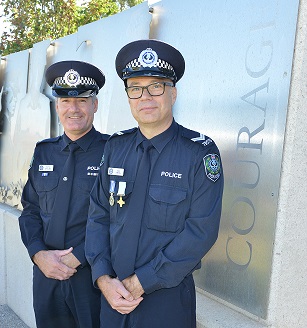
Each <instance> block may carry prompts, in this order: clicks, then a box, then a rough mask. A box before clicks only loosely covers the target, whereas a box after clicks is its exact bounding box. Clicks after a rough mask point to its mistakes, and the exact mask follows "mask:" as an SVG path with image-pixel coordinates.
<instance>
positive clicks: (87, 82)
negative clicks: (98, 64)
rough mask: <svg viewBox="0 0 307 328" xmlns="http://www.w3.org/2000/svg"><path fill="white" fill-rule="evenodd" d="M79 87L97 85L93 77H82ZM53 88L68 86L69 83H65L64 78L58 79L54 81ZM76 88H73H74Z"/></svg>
mask: <svg viewBox="0 0 307 328" xmlns="http://www.w3.org/2000/svg"><path fill="white" fill-rule="evenodd" d="M78 85H96V86H97V87H98V85H97V83H96V81H95V80H94V79H93V78H91V77H83V76H81V77H80V82H79V83H78ZM53 86H60V87H61V86H67V82H66V81H65V79H64V77H63V76H60V77H57V78H56V79H55V80H54V83H53ZM74 87H75V86H73V87H72V88H74Z"/></svg>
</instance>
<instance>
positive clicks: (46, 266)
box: [19, 61, 108, 328]
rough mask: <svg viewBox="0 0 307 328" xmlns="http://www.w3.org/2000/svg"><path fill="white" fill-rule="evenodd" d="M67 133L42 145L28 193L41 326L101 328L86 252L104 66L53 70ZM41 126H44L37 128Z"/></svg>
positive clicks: (74, 64) (24, 224)
mask: <svg viewBox="0 0 307 328" xmlns="http://www.w3.org/2000/svg"><path fill="white" fill-rule="evenodd" d="M46 81H47V83H48V84H49V85H50V86H51V87H52V94H53V96H54V97H56V111H57V114H58V116H59V119H60V122H61V123H62V125H63V127H64V134H63V135H61V136H59V137H56V138H51V139H47V140H43V141H40V142H38V143H37V145H36V148H35V151H34V156H33V160H32V163H31V165H30V169H29V173H28V181H27V183H26V185H25V188H24V191H23V195H22V205H23V211H22V214H21V216H20V218H19V225H20V230H21V236H22V241H23V243H24V244H25V246H26V248H27V250H28V253H29V255H30V258H31V259H32V261H33V262H34V269H33V299H34V302H33V305H34V311H35V317H36V324H37V327H38V328H49V327H50V328H55V327H56V328H77V327H78V328H81V327H83V328H89V327H99V313H100V292H99V291H97V289H95V288H94V287H93V285H92V283H91V271H90V267H89V265H88V263H87V260H86V258H85V254H84V239H85V227H86V220H87V213H88V206H89V194H90V190H91V188H92V186H93V184H94V181H95V179H96V177H97V175H98V172H99V170H100V166H101V163H102V161H103V150H104V146H105V143H106V140H107V139H108V136H107V135H104V134H101V133H100V132H98V131H96V130H95V129H94V127H93V120H94V114H95V113H96V111H97V106H98V100H97V98H96V95H97V94H98V92H99V89H100V88H101V87H102V86H103V85H104V83H105V77H104V74H103V73H102V72H101V71H100V69H98V68H97V67H95V66H93V65H91V64H89V63H85V62H80V61H62V62H58V63H55V64H53V65H51V66H50V67H49V68H48V69H47V71H46ZM37 124H40V122H37Z"/></svg>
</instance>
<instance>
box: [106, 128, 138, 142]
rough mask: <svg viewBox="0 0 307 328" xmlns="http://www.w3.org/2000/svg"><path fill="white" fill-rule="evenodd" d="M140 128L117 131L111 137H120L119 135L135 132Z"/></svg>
mask: <svg viewBox="0 0 307 328" xmlns="http://www.w3.org/2000/svg"><path fill="white" fill-rule="evenodd" d="M137 129H138V128H132V129H129V130H124V131H117V132H115V133H113V134H112V135H111V136H110V138H109V139H112V138H115V137H118V136H122V135H124V134H130V133H133V132H135V131H136V130H137Z"/></svg>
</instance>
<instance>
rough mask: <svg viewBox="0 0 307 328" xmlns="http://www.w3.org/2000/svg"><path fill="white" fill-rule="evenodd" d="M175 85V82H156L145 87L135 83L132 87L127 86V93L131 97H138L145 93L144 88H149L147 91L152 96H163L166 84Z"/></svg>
mask: <svg viewBox="0 0 307 328" xmlns="http://www.w3.org/2000/svg"><path fill="white" fill-rule="evenodd" d="M166 85H167V86H169V87H173V86H174V84H173V83H172V82H155V83H151V84H149V85H146V86H145V87H141V86H139V85H135V86H132V87H127V88H125V90H126V92H127V95H128V97H129V98H130V99H138V98H141V97H142V95H143V91H144V89H146V90H147V92H148V93H149V94H150V95H151V96H154V97H155V96H162V95H163V94H164V91H165V86H166Z"/></svg>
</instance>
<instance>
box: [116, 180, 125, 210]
mask: <svg viewBox="0 0 307 328" xmlns="http://www.w3.org/2000/svg"><path fill="white" fill-rule="evenodd" d="M126 185H127V183H126V181H119V183H118V192H117V196H119V200H118V201H117V204H118V205H119V206H120V207H123V205H125V204H126V202H125V201H124V200H123V196H125V192H126Z"/></svg>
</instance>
